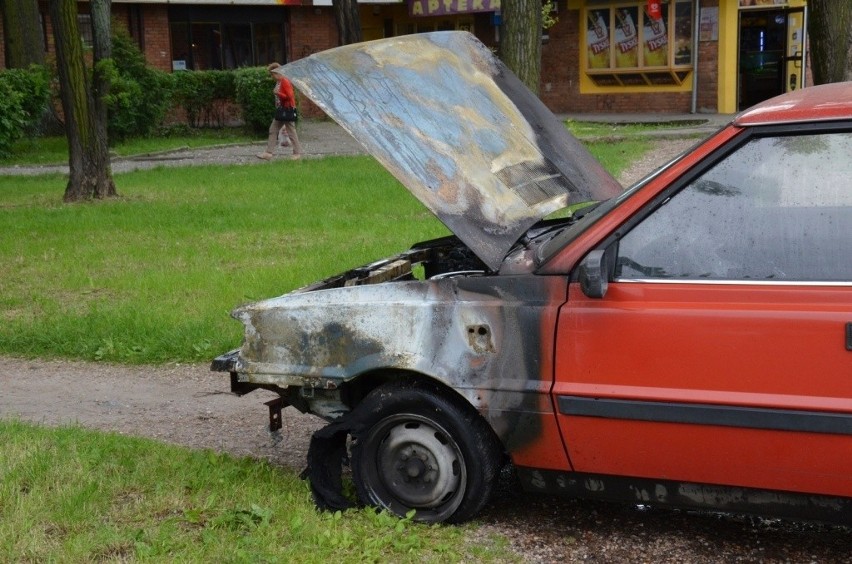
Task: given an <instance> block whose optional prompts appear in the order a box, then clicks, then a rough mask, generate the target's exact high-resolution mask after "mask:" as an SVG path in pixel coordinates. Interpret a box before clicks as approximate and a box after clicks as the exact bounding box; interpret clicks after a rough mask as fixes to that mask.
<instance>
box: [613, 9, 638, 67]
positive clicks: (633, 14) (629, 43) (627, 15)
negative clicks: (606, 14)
mask: <svg viewBox="0 0 852 564" xmlns="http://www.w3.org/2000/svg"><path fill="white" fill-rule="evenodd" d="M638 13H639V9H638V8H637V7H632V8H616V9H615V30H614V32H613V37H614V38H615V66H616V67H618V68H631V67H637V66H639V33H638V32H637V31H636V21H637V15H638Z"/></svg>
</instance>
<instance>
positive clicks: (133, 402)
mask: <svg viewBox="0 0 852 564" xmlns="http://www.w3.org/2000/svg"><path fill="white" fill-rule="evenodd" d="M335 127H336V126H335ZM338 133H339V132H336V131H335V130H334V129H329V130H328V131H326V135H327V136H331V135H337V134H338ZM317 139H319V138H317ZM340 142H341V140H340V139H336V140H335V142H334V143H332V142H330V141H327V144H326V145H324V146H326V147H329V151H330V152H334V153H340V152H341V150H340V149H339V147H340ZM350 142H351V143H355V141H354V140H352V139H351V138H349V139H343V143H344V146H346V144H347V143H350ZM317 143H319V141H317ZM693 143H694V140H667V141H658V142H656V145H655V150H654V151H652V153H651V154H650V155H649V156H648V157H646V158H645V159H643V160H641V161H637V162H636V163H635V164H634V166H633V167H631V169H630V170H628V171H625V173H624V175H622V178H621V180H622V183H624V184H626V185H627V184H631V183H632V182H634V181H636V180H638V179H639V178H641V177H642V176H644V175H645V174H647V173H648V172H650V171H651V170H652V169H653V168H655V167H656V166H658V164H659V163H662V162H666V161H668V160H669V159H670V158H672V157H674V156H675V155H677V154H679V153H680V152H681V151H683V150H684V149H686V148H688V147H690V146H691V145H692V144H693ZM332 147H337V149H332ZM255 149H256V147H250V148H246V150H245V151H243V152H245V155H242V153H239V155H242V156H240V157H239V158H244V159H245V160H246V162H253V161H252V160H251V159H254V156H253V151H254V150H255ZM356 149H357V147H356V148H353V149H352V150H353V152H357V151H356ZM315 150H317V149H315ZM211 154H214V153H211ZM234 154H235V153H234V151H233V149H229V150H227V151H225V150H221V151H219V153H218V155H219V157H218V158H228V159H233V158H235V157H234ZM239 155H238V156H239ZM214 157H215V155H214ZM214 157H210V158H214ZM194 162H202V160H201V158H200V157H196V158H195V160H194ZM229 162H230V161H229ZM223 352H224V351H223ZM273 397H275V395H274V394H272V393H268V392H263V391H258V392H254V393H252V394H249V395H247V396H244V397H242V398H239V397H236V396H234V395H231V394H230V392H229V382H228V378H227V376H226V375H224V374H221V373H213V372H210V370H209V367H208V365H167V366H157V367H152V366H143V367H132V366H121V365H109V364H103V363H88V362H69V361H44V360H33V361H30V360H22V359H16V358H0V419H8V418H19V419H21V420H23V421H28V422H33V423H38V424H44V425H48V426H55V425H67V424H75V423H76V424H79V425H81V426H83V427H87V428H91V429H97V430H101V431H111V432H117V433H121V434H126V435H137V436H144V437H150V438H153V439H157V440H161V441H165V442H169V443H174V444H179V445H184V446H187V447H190V448H211V449H215V450H218V451H223V452H228V453H231V454H234V455H237V456H254V457H258V458H264V459H267V460H269V461H270V462H272V463H273V464H276V465H281V466H283V467H288V468H292V469H294V470H295V471H301V470H302V468H303V467H304V461H305V455H306V453H307V446H308V441H309V439H310V436H311V433H312V432H313V431H314V430H315V429H317V428H319V427H320V426H321V422H320V421H319V420H318V419H317V418H315V417H312V416H306V415H302V414H299V413H298V412H296V411H295V410H294V409H293V408H287V409H286V410H285V412H284V417H283V424H284V427H283V429H282V430H281V431H280V433H277V434H275V435H271V434H270V433H269V432H268V430H267V424H268V416H267V410H266V407H265V406H264V405H263V402H264V401H267V400H269V399H271V398H273ZM480 522H481V523H482V526H480V527H478V528H477V529H474V530H473V531H472V532H471V534H472V535H474V536H475V537H480V538H483V539H484V538H485V537H486V536H487V535H489V534H492V533H496V534H499V535H503V536H505V537H506V538H507V539H509V542H510V546H511V547H512V548H513V549H514V550H515V551H516V553H517V554H518V556H519V558H520V559H521V560H523V561H526V562H556V561H564V562H570V561H595V562H689V563H717V562H761V563H763V562H819V563H834V562H837V563H843V562H850V563H852V556H850V555H852V530H850V529H844V528H839V527H827V526H821V525H803V524H795V523H785V522H779V521H766V520H759V519H748V518H743V517H737V516H717V515H708V514H700V515H697V514H688V513H683V512H676V511H674V512H673V511H661V510H647V509H645V510H638V509H637V508H634V507H630V506H622V505H607V504H602V503H590V502H582V501H573V500H556V499H551V498H548V497H542V496H534V495H529V494H523V493H520V492H519V491H518V490H517V489H516V488H514V487H513V485H512V483H511V482H509V481H507V482H506V483H505V484H504V485H503V487H502V488H501V491H500V492H499V495H497V496H496V499H495V501H494V502H493V503H492V504H491V505H490V506H489V507H488V508H487V509H486V511H485V512H484V513H483V515H482V518H481V520H480Z"/></svg>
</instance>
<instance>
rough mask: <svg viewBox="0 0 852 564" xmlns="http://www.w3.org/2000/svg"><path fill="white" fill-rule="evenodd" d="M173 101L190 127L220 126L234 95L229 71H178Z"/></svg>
mask: <svg viewBox="0 0 852 564" xmlns="http://www.w3.org/2000/svg"><path fill="white" fill-rule="evenodd" d="M172 76H173V77H174V88H175V90H174V94H175V103H176V104H177V105H178V106H179V107H182V108H183V110H184V111H185V113H186V119H187V122H188V124H189V125H190V126H191V127H204V126H207V127H223V126H224V125H225V122H226V117H227V116H226V110H227V106H228V102H229V101H233V100H234V98H235V88H234V73H233V72H230V71H216V70H210V71H181V72H177V73H175V74H174V75H172Z"/></svg>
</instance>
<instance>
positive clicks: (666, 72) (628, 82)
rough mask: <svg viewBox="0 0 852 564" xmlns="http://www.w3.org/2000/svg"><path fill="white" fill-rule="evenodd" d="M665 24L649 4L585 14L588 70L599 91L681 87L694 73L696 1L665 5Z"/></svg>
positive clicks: (629, 4)
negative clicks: (667, 86)
mask: <svg viewBox="0 0 852 564" xmlns="http://www.w3.org/2000/svg"><path fill="white" fill-rule="evenodd" d="M660 4H661V10H660V14H659V16H660V17H659V18H655V17H652V15H651V14H649V13H648V10H647V6H648V3H647V2H635V1H634V2H621V3H613V4H608V5H605V6H604V5H602V6H592V7H589V8H586V9H585V10H584V13H585V18H584V20H583V21H584V22H585V25H584V29H585V45H586V57H585V69H586V74H587V75H588V76H589V77H590V78H591V79H592V81H593V82H594V83H595V84H597V85H598V86H642V85H648V86H651V85H658V84H681V83H683V81H684V80H686V78H687V76H688V75H689V73H690V72H691V71H692V67H693V62H692V59H693V53H692V32H693V29H692V28H693V20H694V17H693V13H692V11H693V2H692V1H691V0H683V1H674V2H661V3H660Z"/></svg>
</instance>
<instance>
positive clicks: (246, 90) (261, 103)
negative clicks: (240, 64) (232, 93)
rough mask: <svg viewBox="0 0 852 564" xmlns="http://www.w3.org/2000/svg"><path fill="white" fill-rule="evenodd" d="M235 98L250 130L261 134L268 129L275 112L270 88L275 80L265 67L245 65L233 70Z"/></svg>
mask: <svg viewBox="0 0 852 564" xmlns="http://www.w3.org/2000/svg"><path fill="white" fill-rule="evenodd" d="M234 75H235V83H236V99H237V103H238V104H239V105H240V107H241V108H242V111H243V120H244V121H245V124H246V127H247V128H249V129H250V130H251V131H253V132H255V133H258V134H261V133H266V132H267V131H269V124H270V122H271V121H272V116H273V114H274V113H275V98H273V94H272V90H273V88H275V80H274V79H273V78H272V77H271V76H269V73H268V72H267V71H266V67H246V68H242V69H238V70H236V71H234Z"/></svg>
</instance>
